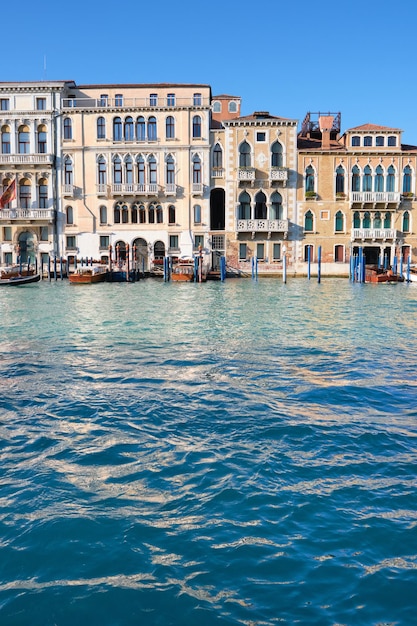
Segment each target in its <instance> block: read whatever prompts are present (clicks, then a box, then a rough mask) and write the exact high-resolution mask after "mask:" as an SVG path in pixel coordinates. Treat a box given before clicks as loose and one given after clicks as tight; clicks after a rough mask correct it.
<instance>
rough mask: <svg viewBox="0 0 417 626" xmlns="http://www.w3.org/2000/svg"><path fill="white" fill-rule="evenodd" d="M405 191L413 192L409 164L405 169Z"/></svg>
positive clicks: (407, 192)
mask: <svg viewBox="0 0 417 626" xmlns="http://www.w3.org/2000/svg"><path fill="white" fill-rule="evenodd" d="M403 193H406V194H411V167H410V166H409V165H406V166H405V168H404V169H403Z"/></svg>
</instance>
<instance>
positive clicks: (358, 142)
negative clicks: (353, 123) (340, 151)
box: [352, 135, 361, 148]
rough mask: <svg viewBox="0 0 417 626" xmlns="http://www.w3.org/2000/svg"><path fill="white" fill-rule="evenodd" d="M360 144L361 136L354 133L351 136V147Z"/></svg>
mask: <svg viewBox="0 0 417 626" xmlns="http://www.w3.org/2000/svg"><path fill="white" fill-rule="evenodd" d="M360 145H361V138H360V137H358V136H357V135H355V136H354V137H352V148H357V147H358V146H360Z"/></svg>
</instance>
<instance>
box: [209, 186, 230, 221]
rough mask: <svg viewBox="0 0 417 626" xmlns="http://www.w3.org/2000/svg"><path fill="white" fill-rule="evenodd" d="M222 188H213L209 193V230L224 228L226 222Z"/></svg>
mask: <svg viewBox="0 0 417 626" xmlns="http://www.w3.org/2000/svg"><path fill="white" fill-rule="evenodd" d="M225 208H226V205H225V192H224V189H213V190H212V191H211V194H210V230H224V228H225V223H226V210H225Z"/></svg>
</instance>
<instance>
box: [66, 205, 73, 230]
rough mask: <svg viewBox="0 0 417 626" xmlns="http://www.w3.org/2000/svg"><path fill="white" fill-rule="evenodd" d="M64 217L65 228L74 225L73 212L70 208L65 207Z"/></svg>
mask: <svg viewBox="0 0 417 626" xmlns="http://www.w3.org/2000/svg"><path fill="white" fill-rule="evenodd" d="M65 217H66V223H67V226H71V225H72V224H74V211H73V208H72V206H67V207H66V209H65Z"/></svg>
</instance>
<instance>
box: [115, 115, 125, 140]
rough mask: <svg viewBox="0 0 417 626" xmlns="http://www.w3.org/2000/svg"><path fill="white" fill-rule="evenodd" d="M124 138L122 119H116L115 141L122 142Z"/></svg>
mask: <svg viewBox="0 0 417 626" xmlns="http://www.w3.org/2000/svg"><path fill="white" fill-rule="evenodd" d="M122 138H123V125H122V118H121V117H115V118H114V120H113V141H122Z"/></svg>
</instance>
